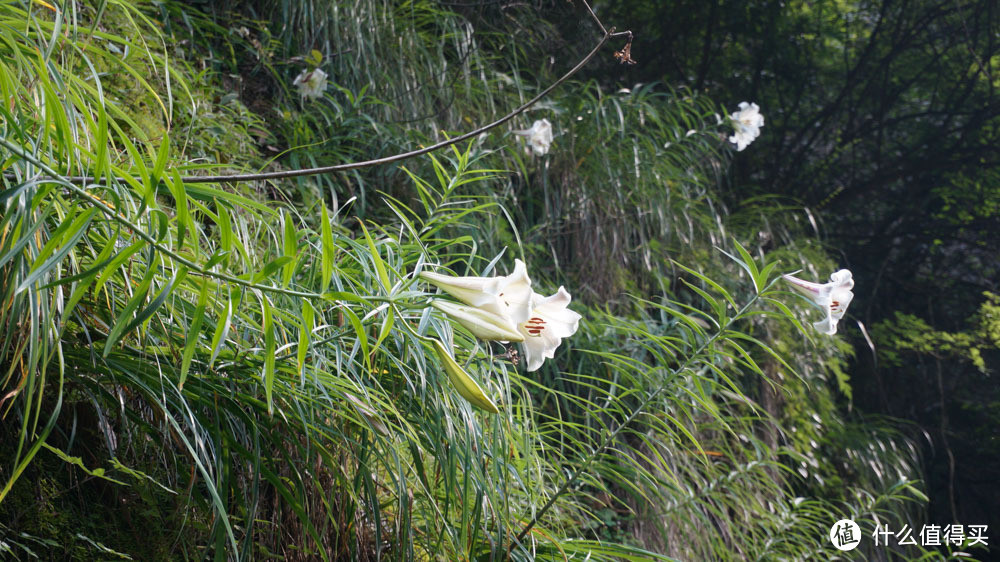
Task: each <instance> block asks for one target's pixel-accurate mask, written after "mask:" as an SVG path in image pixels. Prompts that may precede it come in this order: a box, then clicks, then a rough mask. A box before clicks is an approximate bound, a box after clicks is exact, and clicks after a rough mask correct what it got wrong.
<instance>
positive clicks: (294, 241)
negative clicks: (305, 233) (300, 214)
mask: <svg viewBox="0 0 1000 562" xmlns="http://www.w3.org/2000/svg"><path fill="white" fill-rule="evenodd" d="M281 218H282V220H283V222H284V223H285V228H284V248H283V249H284V254H285V257H286V258H291V259H290V260H289V261H288V263H286V264H285V266H284V268H283V269H282V272H281V285H282V286H283V287H287V286H288V285H289V284H290V283H291V282H292V274H293V273H295V262H296V261H297V258H298V250H299V241H298V232H297V231H296V230H295V223H294V221H293V220H292V215H291V213H285V212H282V217H281Z"/></svg>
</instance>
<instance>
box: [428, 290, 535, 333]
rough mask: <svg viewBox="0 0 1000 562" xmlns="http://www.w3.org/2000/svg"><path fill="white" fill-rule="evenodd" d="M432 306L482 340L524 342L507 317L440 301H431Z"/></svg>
mask: <svg viewBox="0 0 1000 562" xmlns="http://www.w3.org/2000/svg"><path fill="white" fill-rule="evenodd" d="M431 306H433V307H434V308H436V309H438V310H440V311H441V312H443V313H445V314H447V315H448V316H449V317H450V318H452V319H453V320H455V321H456V322H458V323H459V324H461V325H462V326H464V327H465V329H467V330H469V331H470V332H472V335H474V336H476V337H477V338H479V339H481V340H485V341H524V336H522V335H521V334H520V333H519V332H518V331H517V326H515V325H514V323H513V322H511V321H510V319H509V318H508V317H507V316H501V315H499V314H493V313H492V312H487V311H485V310H483V309H481V308H476V307H473V306H465V305H461V304H456V303H453V302H449V301H444V300H440V299H435V300H433V301H431Z"/></svg>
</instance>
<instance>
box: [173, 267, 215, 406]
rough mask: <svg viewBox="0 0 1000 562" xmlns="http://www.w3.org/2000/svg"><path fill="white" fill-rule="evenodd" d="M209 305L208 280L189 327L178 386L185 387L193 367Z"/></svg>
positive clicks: (203, 286) (200, 294) (202, 288)
mask: <svg viewBox="0 0 1000 562" xmlns="http://www.w3.org/2000/svg"><path fill="white" fill-rule="evenodd" d="M207 306H208V280H207V279H203V280H202V282H201V292H200V293H199V294H198V304H197V305H196V306H195V309H194V318H193V319H192V320H191V326H190V328H188V333H187V342H185V344H184V355H183V356H182V357H181V374H180V380H179V382H178V383H177V387H178V388H180V389H183V388H184V381H185V380H186V379H187V374H188V369H190V368H191V360H192V359H193V358H194V350H195V348H196V347H197V346H198V338H199V336H200V335H201V323H202V321H203V320H204V318H205V308H206V307H207Z"/></svg>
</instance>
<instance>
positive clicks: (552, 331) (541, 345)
mask: <svg viewBox="0 0 1000 562" xmlns="http://www.w3.org/2000/svg"><path fill="white" fill-rule="evenodd" d="M532 300H533V302H534V306H533V309H532V312H531V317H530V318H529V319H528V320H527V321H525V322H524V323H522V324H520V325H519V326H518V327H517V328H518V330H519V331H520V332H521V334H523V335H524V357H525V361H526V363H527V368H528V372H532V371H536V370H538V368H539V367H541V366H542V363H544V362H545V360H546V359H552V358H553V357H555V351H556V348H558V347H559V345H560V344H561V343H562V340H563V338H567V337H569V336H572V335H573V334H574V333H576V330H577V328H578V326H579V323H580V315H579V314H577V313H576V312H573V311H572V310H570V309H568V308H567V306H568V305H569V303H570V300H571V297H570V294H569V292H567V291H566V289H565V288H564V287H559V290H558V291H557V292H556V294H554V295H552V296H550V297H542V296H541V295H539V294H537V293H535V294H534V298H533V299H532Z"/></svg>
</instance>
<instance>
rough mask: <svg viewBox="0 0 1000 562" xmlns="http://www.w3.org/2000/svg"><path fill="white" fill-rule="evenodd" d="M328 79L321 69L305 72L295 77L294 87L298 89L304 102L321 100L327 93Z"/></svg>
mask: <svg viewBox="0 0 1000 562" xmlns="http://www.w3.org/2000/svg"><path fill="white" fill-rule="evenodd" d="M326 78H327V75H326V73H325V72H323V71H322V70H321V69H319V68H315V69H313V70H303V71H302V72H301V73H299V75H298V76H296V77H295V81H294V82H292V85H293V86H296V87H298V89H299V95H300V96H302V99H303V100H305V99H309V98H312V99H316V98H321V97H323V93H324V92H325V91H326Z"/></svg>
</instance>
